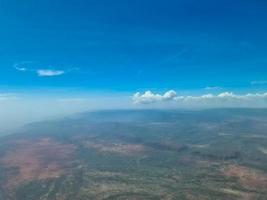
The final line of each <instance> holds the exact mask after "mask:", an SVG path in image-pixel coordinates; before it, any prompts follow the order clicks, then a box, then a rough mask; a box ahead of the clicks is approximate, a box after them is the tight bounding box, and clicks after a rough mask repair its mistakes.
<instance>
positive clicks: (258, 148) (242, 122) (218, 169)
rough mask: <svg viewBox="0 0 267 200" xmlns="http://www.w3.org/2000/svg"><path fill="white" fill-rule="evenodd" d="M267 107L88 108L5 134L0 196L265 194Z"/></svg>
mask: <svg viewBox="0 0 267 200" xmlns="http://www.w3.org/2000/svg"><path fill="white" fill-rule="evenodd" d="M266 130H267V110H264V109H213V110H203V111H181V110H174V111H170V110H160V111H159V110H143V111H135V110H129V111H101V112H91V113H82V114H80V115H76V116H72V117H69V118H64V119H61V120H55V121H46V122H39V123H34V124H30V125H27V126H25V127H24V128H23V129H21V131H19V132H18V133H16V134H14V135H10V136H5V137H2V138H1V140H0V188H1V189H0V200H37V199H40V200H74V199H75V200H88V199H92V200H112V199H114V200H115V199H116V200H120V199H128V200H142V199H143V200H147V199H153V200H157V199H162V200H175V199H179V200H214V199H216V200H266V199H267V153H266V152H267V132H266Z"/></svg>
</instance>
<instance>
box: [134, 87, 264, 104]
mask: <svg viewBox="0 0 267 200" xmlns="http://www.w3.org/2000/svg"><path fill="white" fill-rule="evenodd" d="M132 100H133V102H134V103H135V104H152V103H162V102H165V103H166V102H171V103H174V104H176V105H179V106H206V107H214V106H219V107H220V106H233V107H242V106H245V107H260V106H264V107H266V106H267V93H247V94H235V93H233V92H223V93H219V94H211V93H208V94H203V95H199V96H178V95H177V93H176V92H175V91H173V90H170V91H168V92H166V93H164V94H157V93H153V92H151V91H146V92H144V93H140V92H137V93H136V94H134V95H133V97H132Z"/></svg>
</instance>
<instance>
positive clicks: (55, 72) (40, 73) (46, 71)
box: [36, 69, 65, 76]
mask: <svg viewBox="0 0 267 200" xmlns="http://www.w3.org/2000/svg"><path fill="white" fill-rule="evenodd" d="M36 73H37V74H38V76H60V75H63V74H65V71H63V70H52V69H38V70H37V71H36Z"/></svg>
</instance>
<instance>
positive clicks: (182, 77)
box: [0, 0, 267, 125]
mask: <svg viewBox="0 0 267 200" xmlns="http://www.w3.org/2000/svg"><path fill="white" fill-rule="evenodd" d="M266 21H267V1H265V0H235V1H233V0H218V1H214V0H202V1H199V0H165V1H159V0H131V1H125V0H75V1H70V0H64V1H63V0H53V1H52V0H39V1H36V0H23V1H22V0H1V1H0V25H1V30H0V44H1V45H0V123H2V124H8V123H9V124H11V125H12V124H14V123H12V122H14V120H15V119H16V120H17V121H21V120H20V119H24V118H25V119H26V118H27V119H28V118H29V120H28V121H30V119H31V120H34V119H43V118H45V117H47V116H59V115H62V114H63V113H64V114H69V113H73V112H79V111H84V110H87V109H88V110H90V109H106V108H110V109H112V108H135V107H142V108H143V107H145V108H147V107H149V108H150V107H182V108H184V107H189V108H190V107H229V106H244V107H249V106H251V107H267V94H266V92H267V55H266V52H267V23H266ZM14 108H16V109H14ZM43 108H46V109H43ZM55 108H56V109H55ZM41 110H43V111H41ZM11 111H12V112H11ZM1 113H2V114H1ZM3 113H4V114H3ZM25 113H30V114H28V115H27V116H26V115H25ZM22 121H23V120H22ZM22 121H21V124H22ZM24 121H26V120H24ZM23 123H25V122H23ZM18 124H20V123H18Z"/></svg>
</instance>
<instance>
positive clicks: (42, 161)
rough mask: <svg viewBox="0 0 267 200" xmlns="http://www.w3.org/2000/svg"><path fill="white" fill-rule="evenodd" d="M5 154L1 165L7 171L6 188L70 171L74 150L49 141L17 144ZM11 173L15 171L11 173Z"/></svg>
mask: <svg viewBox="0 0 267 200" xmlns="http://www.w3.org/2000/svg"><path fill="white" fill-rule="evenodd" d="M12 145H14V148H13V150H12V151H9V152H7V153H6V155H5V156H4V157H3V158H2V159H1V163H2V164H3V165H4V167H5V168H6V169H7V172H8V173H7V174H8V177H7V183H6V186H7V187H8V188H10V187H13V186H16V185H18V184H20V183H22V182H26V181H32V180H44V179H49V178H56V177H59V176H61V175H63V174H64V173H66V171H67V169H68V168H69V167H70V164H71V158H72V156H73V153H74V150H75V147H74V146H73V145H70V144H61V143H58V142H56V141H54V140H52V139H50V138H42V139H39V140H19V141H15V142H13V144H12ZM10 169H15V171H12V170H10Z"/></svg>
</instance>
